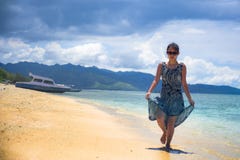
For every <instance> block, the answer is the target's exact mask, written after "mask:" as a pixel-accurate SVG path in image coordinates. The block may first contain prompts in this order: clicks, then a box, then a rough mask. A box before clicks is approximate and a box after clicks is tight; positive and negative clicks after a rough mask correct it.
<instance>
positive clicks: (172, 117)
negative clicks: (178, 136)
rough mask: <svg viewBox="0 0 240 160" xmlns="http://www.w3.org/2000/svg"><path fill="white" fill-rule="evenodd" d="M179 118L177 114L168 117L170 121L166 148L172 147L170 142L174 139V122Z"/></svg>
mask: <svg viewBox="0 0 240 160" xmlns="http://www.w3.org/2000/svg"><path fill="white" fill-rule="evenodd" d="M176 119H177V116H170V117H168V123H167V143H166V149H167V150H169V149H170V143H171V141H172V137H173V133H174V124H175V121H176Z"/></svg>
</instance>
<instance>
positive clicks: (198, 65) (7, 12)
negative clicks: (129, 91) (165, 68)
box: [0, 0, 240, 88]
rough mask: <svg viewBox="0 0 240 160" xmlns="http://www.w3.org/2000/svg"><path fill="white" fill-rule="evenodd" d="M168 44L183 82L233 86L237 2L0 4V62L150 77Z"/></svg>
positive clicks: (239, 77) (26, 0) (4, 0)
mask: <svg viewBox="0 0 240 160" xmlns="http://www.w3.org/2000/svg"><path fill="white" fill-rule="evenodd" d="M170 42H176V43H178V44H179V46H180V52H181V53H180V55H179V57H178V60H179V61H181V62H184V63H185V64H186V65H187V70H188V74H187V79H188V82H189V83H191V84H195V83H207V84H217V85H231V86H234V87H238V88H240V63H239V62H240V60H239V59H240V0H184V1H183V0H182V1H180V0H51V1H49V0H41V1H37V0H1V1H0V62H2V63H16V62H19V61H29V62H39V63H43V64H48V65H53V64H56V63H58V64H66V63H72V64H76V65H84V66H93V65H94V66H97V67H100V68H107V69H111V70H114V71H118V70H123V71H126V70H131V71H143V72H148V73H152V74H155V72H156V67H157V64H158V63H159V62H161V61H167V57H166V47H167V45H168V44H169V43H170Z"/></svg>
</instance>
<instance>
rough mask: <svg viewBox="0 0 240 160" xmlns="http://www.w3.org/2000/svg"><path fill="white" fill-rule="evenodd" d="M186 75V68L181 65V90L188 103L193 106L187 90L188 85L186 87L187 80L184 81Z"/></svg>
mask: <svg viewBox="0 0 240 160" xmlns="http://www.w3.org/2000/svg"><path fill="white" fill-rule="evenodd" d="M186 75H187V67H186V66H185V65H183V68H182V86H183V90H184V92H185V94H186V96H187V98H188V102H189V103H190V104H191V105H192V106H194V101H193V100H192V97H191V95H190V92H189V89H188V85H187V80H186Z"/></svg>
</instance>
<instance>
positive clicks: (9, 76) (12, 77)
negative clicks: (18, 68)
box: [0, 68, 30, 83]
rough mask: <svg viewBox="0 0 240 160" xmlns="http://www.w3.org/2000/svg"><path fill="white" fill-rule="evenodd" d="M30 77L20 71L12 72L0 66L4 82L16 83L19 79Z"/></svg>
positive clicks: (0, 77) (0, 73)
mask: <svg viewBox="0 0 240 160" xmlns="http://www.w3.org/2000/svg"><path fill="white" fill-rule="evenodd" d="M29 80H30V79H29V78H27V77H24V76H22V75H21V74H19V73H16V74H14V73H10V72H7V71H6V70H4V69H2V68H0V82H3V83H16V82H18V81H29Z"/></svg>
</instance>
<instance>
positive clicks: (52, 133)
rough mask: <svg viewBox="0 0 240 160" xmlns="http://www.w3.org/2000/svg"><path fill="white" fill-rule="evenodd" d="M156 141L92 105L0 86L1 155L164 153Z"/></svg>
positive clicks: (42, 158) (9, 159)
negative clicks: (160, 150) (159, 149)
mask: <svg viewBox="0 0 240 160" xmlns="http://www.w3.org/2000/svg"><path fill="white" fill-rule="evenodd" d="M156 144H157V143H156ZM156 144H149V142H148V140H146V139H145V138H143V137H142V136H140V135H138V134H136V133H134V132H132V131H131V127H129V126H126V125H124V124H123V123H119V120H118V119H117V118H115V117H114V116H111V115H109V114H107V113H105V112H103V111H101V110H98V109H96V108H95V107H94V106H90V105H86V104H84V105H82V104H79V103H78V102H76V101H74V100H73V99H70V98H65V97H62V96H58V95H53V94H48V93H42V92H38V91H32V90H26V89H20V88H15V87H14V86H11V85H2V84H1V86H0V159H1V160H15V159H17V160H30V159H31V160H32V159H34V160H46V159H49V160H55V159H56V160H60V159H71V160H74V159H78V160H79V159H88V160H91V159H105V160H106V159H116V160H117V159H146V158H147V157H151V159H169V154H168V153H167V152H156V151H153V150H149V149H147V148H148V147H153V148H154V147H156V148H157V147H159V146H158V145H156Z"/></svg>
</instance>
